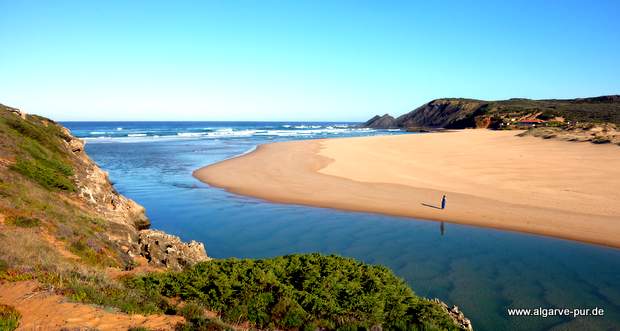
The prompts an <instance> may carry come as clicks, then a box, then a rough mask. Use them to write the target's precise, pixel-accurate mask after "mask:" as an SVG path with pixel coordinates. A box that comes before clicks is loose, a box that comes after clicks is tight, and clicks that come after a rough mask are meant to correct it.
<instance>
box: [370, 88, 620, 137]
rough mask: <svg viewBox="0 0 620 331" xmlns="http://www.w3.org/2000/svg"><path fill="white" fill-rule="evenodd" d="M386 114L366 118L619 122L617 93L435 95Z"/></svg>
mask: <svg viewBox="0 0 620 331" xmlns="http://www.w3.org/2000/svg"><path fill="white" fill-rule="evenodd" d="M386 116H389V115H387V114H386V115H384V116H383V117H378V116H376V117H375V118H373V119H371V121H369V122H367V123H366V124H365V125H366V126H367V127H373V128H382V129H384V128H403V129H408V128H420V127H422V128H448V129H464V128H480V127H483V128H496V129H498V128H503V127H511V126H514V124H515V123H519V122H525V123H530V122H531V123H535V122H539V123H552V124H551V125H558V126H562V125H564V123H566V124H570V123H573V124H574V123H575V122H585V123H594V124H599V123H611V124H614V125H620V95H610V96H600V97H593V98H581V99H567V100H558V99H550V100H530V99H509V100H500V101H484V100H475V99H460V98H447V99H436V100H433V101H431V102H429V103H426V104H424V105H422V106H420V107H418V108H416V109H415V110H413V111H411V112H409V113H407V114H404V115H402V116H399V117H398V118H396V119H395V120H394V121H390V120H389V117H386Z"/></svg>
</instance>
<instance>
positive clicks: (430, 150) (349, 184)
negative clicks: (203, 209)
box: [194, 130, 620, 247]
mask: <svg viewBox="0 0 620 331" xmlns="http://www.w3.org/2000/svg"><path fill="white" fill-rule="evenodd" d="M517 133H518V132H516V131H489V130H464V131H455V132H445V133H433V134H415V135H398V136H380V137H363V138H345V139H325V140H308V141H297V142H284V143H274V144H268V145H262V146H259V147H258V148H257V150H256V151H254V152H252V153H250V154H247V155H244V156H241V157H238V158H234V159H230V160H226V161H223V162H220V163H217V164H214V165H210V166H207V167H204V168H201V169H199V170H197V171H196V172H195V173H194V175H195V176H196V177H197V178H198V179H200V180H201V181H204V182H206V183H208V184H210V185H213V186H217V187H222V188H225V189H227V190H229V191H231V192H234V193H238V194H243V195H249V196H254V197H258V198H263V199H266V200H270V201H275V202H283V203H294V204H304V205H312V206H320V207H330V208H338V209H344V210H353V211H364V212H376V213H382V214H388V215H397V216H409V217H415V218H422V219H430V220H439V221H446V222H452V223H462V224H471V225H477V226H485V227H493V228H499V229H507V230H514V231H522V232H529V233H536V234H542V235H548V236H554V237H560V238H566V239H573V240H580V241H585V242H591V243H597V244H603V245H609V246H614V247H620V147H618V146H615V145H594V144H589V143H571V142H563V141H554V140H543V139H539V138H533V137H516V136H515V135H516V134H517ZM442 194H446V195H447V200H448V201H447V208H446V209H445V210H441V209H439V208H437V207H438V206H439V201H440V199H441V196H442Z"/></svg>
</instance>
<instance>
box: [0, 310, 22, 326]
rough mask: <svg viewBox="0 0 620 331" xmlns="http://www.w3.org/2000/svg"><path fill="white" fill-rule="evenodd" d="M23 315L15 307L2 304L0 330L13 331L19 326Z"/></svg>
mask: <svg viewBox="0 0 620 331" xmlns="http://www.w3.org/2000/svg"><path fill="white" fill-rule="evenodd" d="M21 318H22V315H21V314H20V313H19V312H18V311H17V310H16V309H15V308H14V307H13V306H8V305H4V304H0V330H2V331H13V330H15V329H17V327H18V326H19V320H20V319H21Z"/></svg>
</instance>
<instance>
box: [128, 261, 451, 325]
mask: <svg viewBox="0 0 620 331" xmlns="http://www.w3.org/2000/svg"><path fill="white" fill-rule="evenodd" d="M127 286H128V287H130V288H132V289H133V290H142V291H145V292H151V293H152V292H155V293H158V294H162V295H164V296H166V297H181V298H182V299H184V300H188V301H193V302H197V303H199V304H201V305H203V306H204V307H206V308H208V309H210V310H213V311H217V312H219V313H220V314H221V315H222V318H223V320H225V321H228V322H239V321H249V322H250V323H251V325H253V326H255V327H258V328H283V329H297V328H303V329H312V330H314V329H316V328H322V329H357V328H370V327H372V326H376V325H381V326H382V327H383V328H384V329H390V330H412V329H413V330H415V329H449V330H450V329H457V327H456V326H455V325H454V323H453V322H452V320H451V319H450V317H449V316H448V315H447V314H446V313H445V312H444V311H443V310H441V308H440V307H439V306H438V305H437V304H435V303H432V302H430V301H428V300H426V299H423V298H420V297H417V296H416V295H415V294H414V293H413V291H412V290H411V289H410V288H409V287H408V286H407V285H406V284H405V282H404V281H403V280H402V279H400V278H398V277H396V276H394V275H393V274H392V272H391V271H390V270H389V269H387V268H385V267H381V266H371V265H367V264H363V263H360V262H357V261H355V260H353V259H348V258H343V257H339V256H323V255H320V254H305V255H288V256H282V257H276V258H272V259H263V260H250V259H244V260H238V259H226V260H215V261H211V262H206V263H200V264H197V265H196V266H194V267H192V268H189V269H187V270H185V271H182V272H177V273H173V272H169V273H161V274H148V275H144V276H140V277H137V278H132V279H129V280H127Z"/></svg>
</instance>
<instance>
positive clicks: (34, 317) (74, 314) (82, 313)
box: [0, 281, 184, 331]
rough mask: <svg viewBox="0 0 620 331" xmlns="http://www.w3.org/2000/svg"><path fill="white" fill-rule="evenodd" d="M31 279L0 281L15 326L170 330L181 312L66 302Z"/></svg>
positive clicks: (2, 298) (1, 300)
mask: <svg viewBox="0 0 620 331" xmlns="http://www.w3.org/2000/svg"><path fill="white" fill-rule="evenodd" d="M37 287H38V286H37V283H36V282H33V281H25V282H15V283H3V284H0V303H3V304H7V305H11V306H13V307H15V308H16V309H17V310H18V311H19V312H20V313H21V314H22V319H21V321H20V326H19V328H18V330H60V329H61V328H68V329H74V328H75V329H77V328H94V329H97V330H101V331H105V330H127V329H128V328H130V327H138V326H142V327H145V328H148V329H149V330H173V329H174V326H175V325H176V324H177V323H178V322H182V321H183V320H184V319H183V317H181V316H168V315H150V316H143V315H128V314H123V313H115V312H109V311H106V310H104V309H101V308H97V307H95V306H91V305H85V304H79V303H70V302H66V299H65V298H63V297H62V296H59V295H55V294H50V293H47V292H38V291H37Z"/></svg>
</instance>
